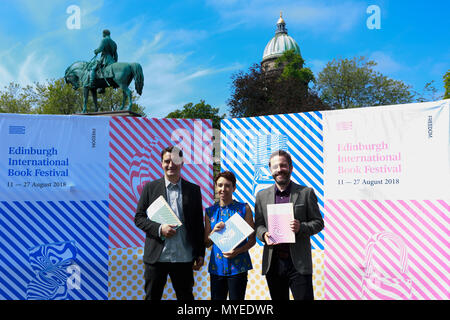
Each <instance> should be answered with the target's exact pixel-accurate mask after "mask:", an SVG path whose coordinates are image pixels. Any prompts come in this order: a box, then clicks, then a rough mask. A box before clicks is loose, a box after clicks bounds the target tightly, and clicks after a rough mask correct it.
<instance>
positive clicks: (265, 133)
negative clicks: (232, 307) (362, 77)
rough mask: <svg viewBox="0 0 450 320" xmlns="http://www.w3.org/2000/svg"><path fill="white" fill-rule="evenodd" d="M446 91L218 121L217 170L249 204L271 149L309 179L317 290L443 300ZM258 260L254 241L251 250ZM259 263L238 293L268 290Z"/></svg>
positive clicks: (449, 208)
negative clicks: (319, 227)
mask: <svg viewBox="0 0 450 320" xmlns="http://www.w3.org/2000/svg"><path fill="white" fill-rule="evenodd" d="M449 106H450V102H449V101H448V100H444V101H436V102H429V103H418V104H407V105H396V106H383V107H368V108H358V109H347V110H337V111H325V112H308V113H302V114H284V115H271V116H264V117H254V118H240V119H227V120H223V121H222V123H221V124H222V145H221V148H222V150H221V154H222V170H230V171H233V172H234V173H235V175H236V177H237V189H236V192H235V195H236V199H237V200H238V201H242V202H247V203H248V204H249V205H250V206H251V207H252V208H254V201H255V196H256V193H257V192H258V191H259V190H261V189H262V188H266V187H267V186H269V185H273V183H274V182H273V179H272V177H271V175H270V171H269V168H268V162H269V157H270V154H271V153H272V152H273V151H276V150H279V149H283V150H286V151H288V152H289V153H290V154H291V155H292V160H293V166H294V168H293V173H292V180H293V181H294V182H296V183H299V184H302V185H305V186H309V187H312V188H313V189H314V190H315V192H316V195H317V197H318V204H319V208H320V211H321V214H322V215H323V216H324V220H325V229H324V230H323V231H322V232H320V233H319V234H318V235H314V236H312V237H311V247H312V250H313V268H314V274H313V285H314V294H315V298H316V299H448V298H449V292H450V291H449V283H450V281H449V276H448V275H449V271H450V270H449V266H448V260H449V255H448V247H449V241H448V230H449V213H450V199H449V195H450V194H449V190H450V173H449V170H450V168H449V163H450V162H449V160H450V158H449V153H450V148H449V142H450V137H449V122H450V118H449ZM251 256H252V262H253V263H254V265H255V264H256V266H255V269H257V268H260V263H261V257H262V244H261V243H260V242H258V245H256V246H255V247H254V248H252V250H251ZM258 273H260V270H252V272H250V273H249V279H250V282H253V284H257V287H258V288H259V290H256V291H255V290H253V289H251V288H252V287H251V286H250V287H249V288H250V293H248V294H247V298H255V297H265V298H268V297H267V294H264V292H267V290H268V289H267V286H266V283H265V280H264V279H263V277H260V276H259V275H258Z"/></svg>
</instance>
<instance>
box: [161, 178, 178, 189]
mask: <svg viewBox="0 0 450 320" xmlns="http://www.w3.org/2000/svg"><path fill="white" fill-rule="evenodd" d="M164 181H165V184H166V188H168V187H169V185H171V184H172V182H170V181H169V180H168V179H167V178H166V177H165V176H164ZM175 184H176V185H177V186H178V188H180V190H181V178H180V180H178V182H177V183H175Z"/></svg>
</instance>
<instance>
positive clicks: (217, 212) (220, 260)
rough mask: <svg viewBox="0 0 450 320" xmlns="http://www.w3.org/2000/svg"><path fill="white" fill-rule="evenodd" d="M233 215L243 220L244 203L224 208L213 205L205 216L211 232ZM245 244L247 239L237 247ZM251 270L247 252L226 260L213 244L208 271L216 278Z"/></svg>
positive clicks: (234, 202) (233, 203)
mask: <svg viewBox="0 0 450 320" xmlns="http://www.w3.org/2000/svg"><path fill="white" fill-rule="evenodd" d="M235 213H237V214H239V215H240V216H241V217H242V218H243V219H244V218H245V203H242V202H237V201H234V200H233V202H232V203H230V204H229V205H227V206H225V207H221V206H219V204H218V203H215V204H214V205H213V206H212V207H209V208H207V209H206V216H207V217H208V218H209V222H210V225H211V230H213V229H214V227H215V225H216V224H217V223H218V222H220V221H223V222H225V221H227V220H228V219H229V218H230V217H231V216H232V215H234V214H235ZM246 243H247V239H246V240H244V241H242V243H241V244H240V245H239V246H238V247H242V246H243V245H245V244H246ZM251 269H253V266H252V261H251V259H250V255H249V253H248V251H246V252H243V253H241V254H239V255H237V256H236V257H234V258H233V259H227V258H225V257H224V256H223V254H222V251H221V250H220V249H219V248H218V247H217V246H216V245H215V244H214V243H213V245H212V250H211V256H210V259H209V266H208V271H209V273H211V274H215V275H218V276H231V275H234V274H238V273H242V272H246V271H248V270H251Z"/></svg>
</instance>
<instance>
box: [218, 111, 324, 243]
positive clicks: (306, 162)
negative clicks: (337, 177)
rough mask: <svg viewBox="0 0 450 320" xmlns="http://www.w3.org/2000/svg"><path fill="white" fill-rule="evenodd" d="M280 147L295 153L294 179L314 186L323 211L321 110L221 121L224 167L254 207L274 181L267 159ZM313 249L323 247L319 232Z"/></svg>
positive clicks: (239, 196)
mask: <svg viewBox="0 0 450 320" xmlns="http://www.w3.org/2000/svg"><path fill="white" fill-rule="evenodd" d="M278 149H283V150H286V151H288V152H289V153H290V154H291V156H292V161H293V165H294V170H293V172H292V177H291V178H292V180H293V181H294V182H296V183H299V184H301V185H305V186H308V187H311V188H313V189H314V190H315V192H316V195H317V198H318V203H319V209H320V211H321V214H322V216H323V212H324V187H323V186H324V184H323V176H324V171H323V125H322V113H320V112H307V113H296V114H280V115H271V116H263V117H252V118H236V119H225V120H222V122H221V160H222V162H221V169H222V170H223V171H225V170H229V171H232V172H233V173H234V174H235V175H236V178H237V187H236V192H235V197H236V200H238V201H241V202H246V203H248V204H249V205H250V206H251V207H252V208H253V209H254V205H255V196H256V193H257V192H258V191H259V190H261V189H263V188H266V187H268V186H269V185H273V183H274V182H273V179H272V176H271V175H270V170H269V168H268V162H269V159H268V158H269V157H270V154H271V153H272V152H273V151H276V150H278ZM311 246H312V248H313V249H324V236H323V233H322V232H320V233H319V234H316V235H314V236H312V237H311Z"/></svg>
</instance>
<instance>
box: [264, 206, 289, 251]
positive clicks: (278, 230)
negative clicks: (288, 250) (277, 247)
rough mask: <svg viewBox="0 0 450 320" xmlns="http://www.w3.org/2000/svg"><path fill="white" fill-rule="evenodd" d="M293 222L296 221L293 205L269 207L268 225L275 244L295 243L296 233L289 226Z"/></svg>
mask: <svg viewBox="0 0 450 320" xmlns="http://www.w3.org/2000/svg"><path fill="white" fill-rule="evenodd" d="M292 220H294V206H293V204H292V203H277V204H268V205H267V224H268V229H269V234H270V237H271V238H272V241H273V242H275V243H295V233H294V231H292V230H291V227H290V226H289V224H290V222H291V221H292Z"/></svg>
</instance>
